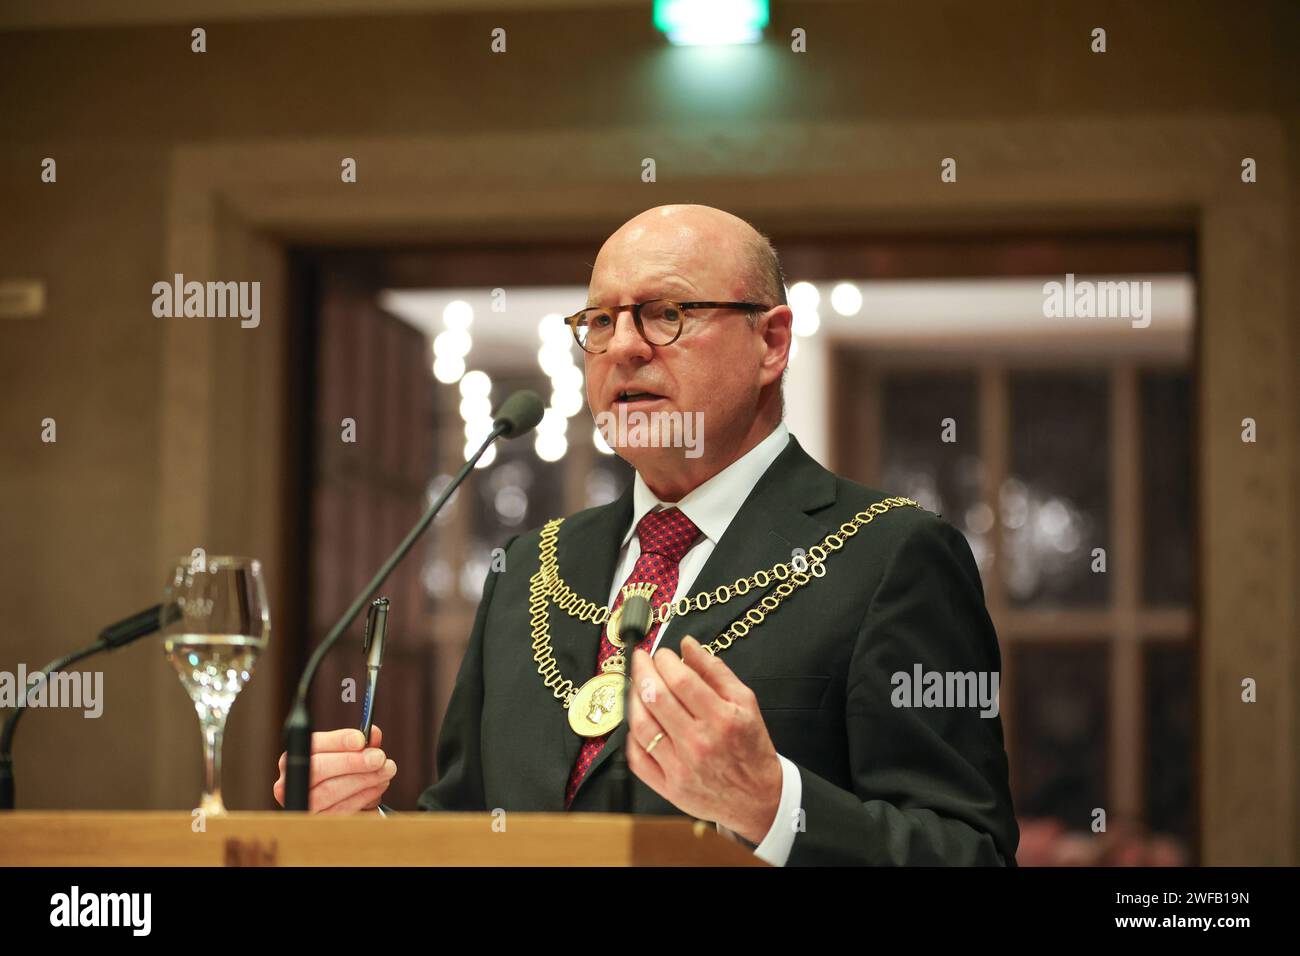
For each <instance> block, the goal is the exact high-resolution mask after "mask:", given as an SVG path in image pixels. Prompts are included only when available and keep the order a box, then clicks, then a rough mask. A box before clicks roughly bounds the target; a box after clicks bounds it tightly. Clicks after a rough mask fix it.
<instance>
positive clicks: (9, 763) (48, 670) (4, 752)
mask: <svg viewBox="0 0 1300 956" xmlns="http://www.w3.org/2000/svg"><path fill="white" fill-rule="evenodd" d="M113 646H114V645H112V644H110V643H109V642H107V641H105V640H104V639H103V638H100V639H99V640H97V641H95V643H94V644H91V645H90V646H88V647H83V648H82V649H81V650H79V651H73V652H72V653H71V654H68V655H67V656H65V657H60V658H59V659H58V660H55V661H51V662H50V663H48V664H46V665H45V666H44V667H42V668H41V669H40V671H39V672H38V673H37V676H39V677H40V679H41V681H45V680H46V679H47V678H48V677H49V676H50V674H52V673H54V672H55V671H60V670H63V668H65V667H67V666H68V665H69V664H73V663H75V662H77V661H79V660H81V659H82V658H83V657H90V656H91V655H92V654H98V653H99V652H100V651H106V650H109V649H110V648H112V647H113ZM39 686H40V684H39V683H38V684H36V685H34V686H32V687H30V688H26V689H25V690H24V693H23V695H22V700H20V701H19V703H18V706H17V707H15V708H14V710H13V713H11V714H10V715H9V716H8V717H7V718H6V719H5V726H4V730H3V732H0V810H12V809H13V808H14V758H13V746H14V733H15V732H16V731H17V729H18V721H19V720H20V719H21V718H22V716H23V711H25V710H26V709H27V706H28V704H27V701H28V698H29V697H30V696H31V695H32V694H34V693H35V692H36V690H37V688H38V687H39Z"/></svg>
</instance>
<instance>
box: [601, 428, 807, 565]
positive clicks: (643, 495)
mask: <svg viewBox="0 0 1300 956" xmlns="http://www.w3.org/2000/svg"><path fill="white" fill-rule="evenodd" d="M789 440H790V430H789V428H787V427H786V424H785V422H784V421H782V422H779V423H778V424H777V426H776V428H774V429H772V434H770V435H768V436H767V437H766V438H764V439H763V440H762V441H761V442H759V443H758V444H757V445H755V446H754V447H753V448H751V449H750V450H749V451H747V452H745V454H743V455H741V456H740V457H739V458H737V459H736V460H735V461H733V462H732V463H731V464H730V465H728V466H727V467H726V468H724V469H722V471H720V472H718V473H717V474H716V475H714V476H713V477H712V478H710V479H709V480H708V481H706V482H705V483H704V484H702V485H700V486H699V487H698V488H696V489H694V490H693V491H691V492H690V493H689V494H687V495H686V496H685V497H684V498H682V500H681V501H676V502H667V501H660V500H659V499H658V497H657V496H656V495H655V493H654V492H653V491H651V490H650V488H649V486H648V485H647V484H646V483H645V481H644V480H642V478H641V473H640V472H637V475H636V478H635V480H634V481H633V485H632V525H631V527H629V528H628V529H627V533H626V534H625V535H623V545H624V546H626V545H627V543H628V542H629V541H631V540H632V535H633V534H635V533H636V526H637V525H638V524H640V523H641V519H642V518H644V517H645V516H646V515H647V514H648V513H650V512H651V511H654V510H656V509H658V508H678V509H680V510H681V512H682V513H683V514H684V515H686V517H688V518H690V519H691V521H692V522H693V523H694V524H695V527H697V528H699V529H700V532H701V533H702V534H703V535H704V537H706V538H708V539H709V540H710V541H712V542H713V544H714V545H717V543H718V542H719V541H721V540H722V535H723V533H724V532H725V531H726V530H727V527H728V525H730V524H731V522H732V519H734V518H735V517H736V514H737V512H739V511H740V506H741V505H743V504H744V503H745V499H746V498H748V497H749V493H750V491H752V490H753V488H754V485H756V484H758V479H760V478H762V477H763V473H764V472H765V471H767V469H768V468H769V467H771V464H772V462H774V461H776V459H777V456H778V455H780V454H781V452H782V450H784V448H785V446H786V443H787V442H788V441H789Z"/></svg>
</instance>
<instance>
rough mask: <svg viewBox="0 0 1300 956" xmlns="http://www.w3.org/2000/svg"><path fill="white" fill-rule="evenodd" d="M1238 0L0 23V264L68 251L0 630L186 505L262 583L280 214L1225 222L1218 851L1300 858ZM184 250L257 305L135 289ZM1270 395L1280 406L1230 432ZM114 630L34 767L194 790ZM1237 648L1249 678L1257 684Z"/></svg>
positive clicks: (1282, 265)
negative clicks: (251, 556) (655, 211)
mask: <svg viewBox="0 0 1300 956" xmlns="http://www.w3.org/2000/svg"><path fill="white" fill-rule="evenodd" d="M1250 9H1251V10H1256V11H1258V12H1256V13H1254V14H1253V15H1249V14H1245V13H1242V12H1241V8H1240V7H1238V6H1237V5H1232V4H1209V3H1200V4H1193V3H1184V2H1177V0H1168V2H1164V3H1148V4H1142V5H1132V4H1120V3H1115V4H1100V5H1096V4H1094V5H1090V12H1088V13H1087V14H1084V13H1082V12H1077V11H1075V10H1074V9H1073V8H1071V7H1068V6H1066V5H1047V4H1040V3H1034V2H1025V3H1017V4H1002V3H999V4H992V5H987V6H981V7H977V6H976V5H973V4H967V3H959V2H948V3H943V4H939V5H937V6H931V5H925V6H922V5H917V4H908V3H894V4H880V5H872V6H870V7H865V6H864V5H859V4H815V3H794V4H789V5H784V6H781V5H778V11H777V13H776V15H775V20H774V23H773V27H772V30H771V31H770V32H771V33H773V34H787V33H788V31H789V29H790V28H791V27H793V26H802V27H804V28H805V29H807V31H808V35H809V50H810V52H809V53H808V54H806V55H804V56H801V57H798V56H794V55H792V54H788V53H785V52H784V51H783V50H781V49H778V48H772V49H766V50H749V51H742V53H741V55H739V56H737V57H735V58H734V59H733V61H732V62H731V64H730V65H729V66H727V67H725V68H724V69H722V70H719V71H716V72H714V71H713V70H714V68H712V67H710V66H708V64H707V63H704V62H702V61H700V60H699V59H698V58H695V59H691V57H690V51H669V50H663V49H661V45H660V43H659V41H658V40H657V39H655V38H654V37H653V36H651V35H650V33H649V31H648V30H647V29H646V27H645V19H646V17H645V14H644V12H643V11H641V10H639V9H636V8H628V9H623V8H613V9H604V10H600V11H596V12H587V13H574V12H572V11H569V12H564V11H551V12H546V13H541V12H532V13H507V12H500V13H489V14H479V15H463V14H458V15H449V16H445V17H430V16H393V17H372V18H331V19H327V20H320V21H307V20H302V21H269V22H268V21H263V22H257V23H219V24H214V25H212V27H211V28H210V30H209V51H210V52H209V53H207V54H204V55H203V56H196V55H193V54H191V53H189V52H188V30H187V28H186V27H185V26H183V25H180V26H178V25H167V26H154V27H149V26H146V27H131V28H112V29H70V30H52V31H46V32H35V33H33V32H26V33H23V32H9V33H0V117H3V118H4V120H3V122H4V128H5V132H6V137H5V139H4V141H3V142H2V143H0V277H20V276H33V277H40V278H43V279H45V280H46V282H47V285H48V289H49V307H48V309H47V311H46V314H45V315H44V316H43V317H42V318H41V319H38V320H31V321H26V322H4V323H3V324H0V336H2V337H3V343H4V345H3V349H0V390H2V393H0V394H2V395H3V402H2V404H0V427H2V428H3V431H2V434H3V436H4V445H3V447H4V451H3V452H0V501H2V502H3V505H2V507H3V509H4V523H3V532H2V534H3V538H2V539H0V546H2V549H3V550H0V620H3V621H5V622H6V625H7V627H6V628H5V632H4V633H3V634H2V635H0V667H5V668H9V669H12V668H13V667H15V666H16V663H17V662H18V661H20V660H21V661H25V662H27V663H28V664H31V665H38V664H39V663H42V662H44V661H45V660H46V659H48V658H49V657H51V656H53V655H54V654H55V653H56V652H58V651H60V650H62V649H64V648H67V647H69V646H72V645H74V644H76V643H79V642H82V641H84V640H88V639H89V638H90V637H91V636H92V635H93V632H94V631H95V630H96V628H97V627H98V626H101V625H102V624H103V623H104V622H106V621H108V620H111V619H113V618H114V617H116V616H118V615H120V614H123V613H126V612H129V611H131V610H134V609H136V608H138V607H143V606H145V605H147V604H149V603H151V602H153V601H155V600H157V598H158V594H159V590H160V588H161V584H162V579H163V574H164V571H165V556H166V555H169V554H171V553H174V552H175V551H177V550H178V549H182V550H188V548H189V547H191V546H194V545H193V544H191V542H196V543H204V544H205V546H206V545H207V543H211V545H210V547H209V550H213V549H214V548H215V549H234V550H238V551H253V552H254V553H257V554H259V555H262V556H265V557H266V558H267V560H268V564H269V566H270V573H271V575H272V577H273V585H274V586H275V587H276V588H279V587H280V585H281V584H282V582H283V573H282V572H283V571H284V561H286V560H287V559H288V558H289V557H290V556H291V552H290V551H288V550H286V548H285V542H284V541H283V540H282V538H281V536H279V534H278V529H279V527H280V522H281V521H282V520H283V517H284V515H283V511H284V509H285V507H286V505H287V502H286V501H284V499H283V489H282V486H281V482H280V480H279V478H280V476H281V474H282V472H283V467H284V455H285V449H284V446H283V441H282V437H283V421H282V418H281V416H282V414H283V401H282V396H283V388H284V381H283V374H282V370H283V367H284V364H285V363H286V362H287V361H289V360H291V357H292V356H293V355H294V354H295V350H296V349H297V348H298V343H295V342H294V341H293V339H292V336H291V333H290V329H289V327H288V326H287V324H286V323H285V321H284V310H283V308H277V307H276V305H275V303H276V302H277V301H281V302H282V301H283V300H282V296H283V292H284V287H283V274H282V258H281V254H282V250H283V246H284V244H285V243H286V242H288V241H312V240H319V239H326V240H331V241H342V242H350V243H359V242H364V241H371V240H376V241H380V240H391V239H404V238H421V239H424V238H431V239H442V240H451V241H456V240H475V239H481V238H532V237H548V236H555V235H577V236H589V235H599V234H600V232H601V231H602V230H605V231H607V230H608V229H609V228H611V227H612V226H613V225H615V224H616V223H617V222H618V221H620V220H621V219H622V218H623V217H625V216H626V215H627V214H630V213H631V212H634V211H636V210H638V209H640V208H644V207H646V206H649V205H653V204H655V203H659V202H667V201H681V200H687V201H691V200H694V201H703V202H710V203H713V204H715V205H721V206H724V207H725V208H730V209H733V210H734V211H736V212H738V213H740V214H742V215H748V216H751V217H753V218H754V219H755V220H756V221H757V222H758V224H759V225H760V226H762V227H764V228H766V229H768V230H771V231H776V232H777V233H779V234H796V233H806V232H814V233H815V232H818V231H822V230H831V229H852V230H856V231H862V230H866V231H877V232H881V231H889V230H897V229H934V230H944V229H949V228H960V229H965V230H971V229H975V230H979V229H989V228H1005V227H1009V226H1013V225H1024V226H1045V227H1052V226H1054V225H1059V224H1062V223H1064V224H1069V225H1078V226H1081V227H1099V228H1102V227H1115V226H1125V225H1129V224H1141V223H1150V222H1157V223H1179V224H1186V225H1191V226H1194V227H1195V228H1197V229H1198V230H1200V232H1201V234H1202V237H1203V241H1202V255H1203V262H1202V266H1203V268H1202V275H1203V300H1202V303H1201V305H1202V310H1201V311H1202V316H1201V318H1202V321H1203V323H1204V324H1205V325H1204V329H1203V333H1202V339H1201V344H1202V349H1203V359H1202V361H1203V368H1202V371H1203V373H1204V375H1203V378H1202V401H1203V412H1204V417H1203V420H1202V422H1201V432H1200V439H1201V453H1200V467H1201V487H1202V489H1203V491H1204V492H1205V493H1206V494H1207V495H1208V496H1209V499H1208V500H1207V501H1206V502H1204V505H1203V507H1202V510H1201V515H1200V519H1201V533H1202V542H1203V546H1204V551H1203V559H1202V565H1201V567H1202V581H1201V584H1202V589H1203V607H1202V630H1203V642H1204V648H1205V650H1204V655H1203V656H1204V665H1203V674H1202V688H1201V690H1202V730H1203V737H1204V741H1203V749H1202V759H1201V771H1202V774H1203V777H1204V795H1203V801H1202V802H1203V811H1204V814H1205V816H1206V823H1205V833H1204V842H1205V854H1206V859H1207V860H1209V861H1212V862H1223V863H1230V862H1286V861H1289V862H1296V861H1297V860H1300V832H1297V829H1298V828H1297V827H1296V825H1295V813H1294V807H1295V805H1296V802H1297V800H1296V797H1297V794H1298V793H1300V759H1298V758H1297V752H1300V747H1298V746H1297V742H1298V741H1300V708H1298V707H1297V689H1300V659H1298V658H1300V655H1297V651H1296V644H1297V641H1296V637H1297V634H1296V621H1297V619H1298V614H1297V607H1296V597H1295V594H1294V581H1295V579H1296V555H1297V550H1298V544H1300V541H1298V539H1300V508H1297V501H1298V500H1300V479H1298V478H1297V473H1296V462H1295V449H1296V447H1297V438H1300V416H1298V415H1297V413H1296V402H1295V391H1294V384H1293V382H1292V380H1291V377H1290V375H1291V371H1292V370H1293V369H1294V368H1295V367H1296V365H1297V361H1296V360H1297V358H1300V353H1298V352H1297V347H1298V346H1300V341H1298V338H1300V337H1298V336H1297V334H1296V329H1295V327H1296V324H1297V323H1296V306H1295V304H1296V302H1297V301H1300V300H1298V299H1297V291H1298V290H1297V286H1296V281H1297V280H1296V279H1295V274H1296V271H1297V270H1296V269H1295V263H1296V262H1297V259H1298V258H1300V257H1298V256H1297V254H1296V252H1297V235H1300V231H1298V230H1297V227H1298V226H1300V201H1298V200H1297V196H1296V193H1295V190H1294V189H1290V188H1288V183H1295V182H1297V181H1300V179H1297V175H1296V174H1297V172H1300V161H1298V160H1297V152H1298V150H1300V138H1298V136H1297V133H1298V132H1300V124H1297V121H1296V119H1295V116H1296V109H1297V103H1296V97H1297V93H1296V91H1295V89H1294V87H1295V84H1294V76H1295V75H1296V70H1295V65H1296V54H1297V46H1298V40H1297V36H1298V33H1300V30H1298V29H1297V26H1296V23H1295V20H1294V17H1292V16H1291V14H1290V13H1289V12H1288V11H1290V10H1292V9H1293V5H1292V4H1290V3H1286V2H1284V0H1279V2H1277V3H1275V4H1271V5H1265V4H1260V5H1257V6H1252V7H1251V8H1250ZM1097 25H1101V26H1105V27H1106V28H1107V29H1108V31H1109V42H1110V48H1111V52H1109V53H1107V54H1105V55H1102V56H1096V55H1093V54H1090V53H1088V51H1087V34H1088V31H1089V30H1090V29H1091V28H1092V27H1093V26H1097ZM494 26H505V27H506V28H507V30H508V31H509V49H510V52H509V53H508V54H507V55H505V56H502V57H491V56H489V55H488V53H487V36H488V31H489V30H490V29H491V28H492V27H494ZM584 50H585V51H587V55H582V54H581V53H580V52H579V51H584ZM616 50H617V51H622V53H623V55H624V57H625V59H624V60H623V61H621V63H620V62H618V61H614V60H612V59H611V58H610V57H611V55H612V54H611V51H616ZM345 155H347V156H356V157H357V158H358V161H359V164H360V180H361V181H360V182H359V183H358V184H357V185H355V186H343V185H341V184H340V183H339V182H338V163H339V159H340V157H342V156H345ZM1247 155H1250V156H1255V157H1256V158H1257V159H1259V161H1260V163H1261V173H1260V182H1259V183H1258V184H1257V185H1254V186H1244V185H1242V184H1241V183H1240V182H1239V181H1238V178H1237V170H1238V164H1239V162H1240V158H1241V157H1242V156H1247ZM44 156H54V157H56V158H57V159H58V161H59V182H58V184H57V185H43V184H41V183H40V182H39V180H38V175H39V163H40V159H41V158H42V157H44ZM644 156H654V157H655V158H656V159H657V161H658V175H659V182H658V183H656V184H653V185H648V184H642V183H640V182H639V181H638V179H637V176H638V173H639V162H640V160H641V158H642V157H644ZM944 156H955V157H957V159H958V162H959V179H958V183H956V184H953V185H941V184H940V183H939V182H938V175H937V173H938V161H939V159H940V158H942V157H944ZM173 271H184V272H186V273H187V274H193V275H200V274H210V275H214V276H217V277H221V278H238V279H259V278H260V279H262V280H263V281H264V282H265V283H267V284H268V286H267V289H266V290H264V295H265V296H266V297H265V299H264V302H263V311H264V315H263V320H262V326H261V328H259V329H258V330H256V331H251V330H250V331H240V330H238V329H236V328H234V327H232V326H230V325H225V326H218V325H214V324H211V323H209V324H199V325H197V326H196V325H194V324H192V323H191V324H184V323H183V321H180V322H168V321H166V320H158V319H155V318H153V316H152V315H151V314H150V311H149V305H150V302H151V298H152V297H151V295H150V293H149V287H150V286H151V284H152V283H153V282H155V281H158V280H159V279H164V278H167V277H169V276H170V275H171V273H172V272H173ZM1288 275H1290V276H1291V278H1290V280H1289V281H1288V279H1287V278H1286V277H1287V276H1288ZM1248 414H1249V415H1253V416H1255V417H1257V418H1260V420H1261V423H1262V424H1261V442H1260V445H1259V446H1258V447H1256V448H1251V449H1249V450H1243V448H1242V446H1241V445H1240V443H1239V442H1237V441H1236V440H1235V437H1234V436H1235V433H1236V429H1237V426H1235V425H1234V423H1235V422H1239V421H1240V418H1241V417H1243V416H1245V415H1248ZM46 416H51V417H55V418H56V419H57V420H58V422H59V426H58V427H59V442H58V444H57V445H54V446H48V445H42V444H41V443H40V441H39V422H40V420H41V419H42V418H43V417H46ZM1250 455H1253V457H1248V456H1250ZM1223 502H1231V507H1230V508H1229V509H1226V510H1225V509H1224V508H1223V505H1222V503H1223ZM275 593H276V592H273V600H274V599H275ZM274 668H275V663H274V662H272V664H271V666H270V667H268V668H267V670H266V672H265V673H264V674H261V675H259V676H260V677H261V678H262V679H260V680H255V681H254V682H253V685H252V687H251V689H250V691H249V692H248V694H247V695H246V698H245V699H244V700H242V701H241V703H240V705H239V707H237V708H236V710H235V713H234V716H233V717H232V720H231V727H230V735H231V738H230V739H231V746H230V747H229V748H228V772H229V773H230V775H231V779H230V781H229V784H230V785H229V786H228V792H229V797H230V802H231V803H232V805H235V806H239V807H253V806H261V805H265V804H266V803H267V801H268V800H269V793H268V788H269V784H270V775H269V769H270V767H271V765H272V763H273V758H274V754H275V753H276V752H278V749H279V748H278V742H277V741H276V740H275V737H276V736H278V727H279V723H280V720H281V718H282V714H280V713H278V712H276V711H275V709H274V706H273V693H272V691H273V684H274V681H273V680H272V679H270V678H273V677H274V676H275V670H274ZM104 669H105V672H106V683H107V691H108V695H109V696H108V706H107V708H106V711H105V715H104V717H103V718H101V719H100V720H99V721H83V720H80V719H79V718H74V717H72V716H71V715H68V714H60V713H40V714H36V715H29V717H28V718H26V719H25V726H24V730H23V734H22V737H21V740H20V742H19V749H18V755H17V756H18V761H19V764H18V766H19V774H20V778H19V787H20V791H19V798H20V802H21V804H22V805H24V806H29V807H35V806H51V807H63V806H116V807H126V806H175V807H182V806H189V805H191V803H192V801H193V799H194V791H195V790H196V788H197V786H198V759H199V758H198V740H197V733H196V727H195V722H194V718H193V716H192V713H191V712H190V710H189V709H188V705H187V703H186V701H185V698H184V696H183V694H182V693H181V691H180V689H179V687H178V686H176V680H175V678H174V676H173V675H172V674H171V673H170V672H168V671H167V670H166V667H165V664H164V663H163V661H162V658H161V655H160V654H159V653H158V652H157V649H156V647H154V646H140V647H134V648H130V649H127V650H124V651H122V652H119V653H118V654H117V655H113V656H111V657H108V658H105V659H104ZM1239 675H1249V676H1259V677H1260V679H1261V695H1260V696H1261V702H1260V704H1259V705H1256V706H1255V708H1254V709H1247V708H1245V705H1240V704H1236V703H1235V696H1236V693H1237V691H1236V689H1235V685H1236V683H1237V681H1238V679H1239Z"/></svg>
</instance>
